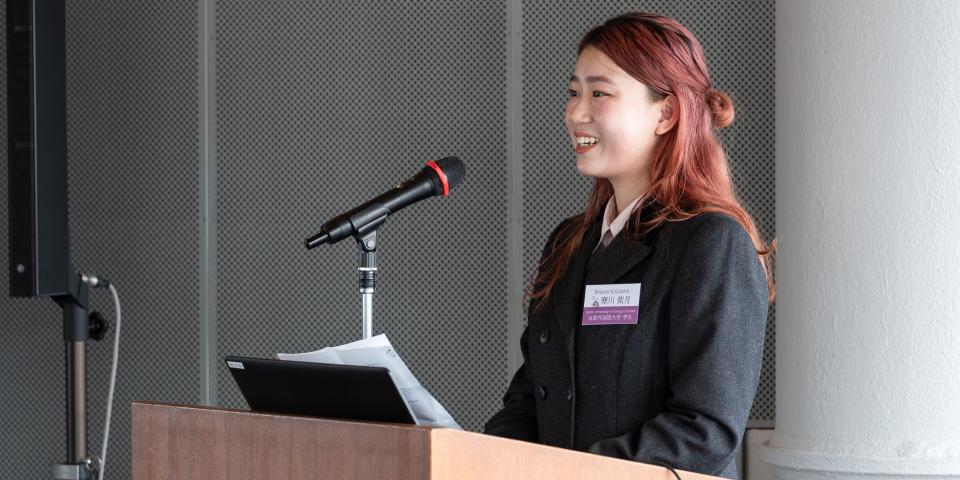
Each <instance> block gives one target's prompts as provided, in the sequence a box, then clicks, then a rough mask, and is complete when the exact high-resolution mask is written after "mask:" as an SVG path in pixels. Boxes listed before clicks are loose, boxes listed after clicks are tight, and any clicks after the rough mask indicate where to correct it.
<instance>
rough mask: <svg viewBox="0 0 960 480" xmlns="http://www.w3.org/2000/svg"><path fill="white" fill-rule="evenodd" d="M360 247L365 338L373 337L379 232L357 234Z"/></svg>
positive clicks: (361, 294)
mask: <svg viewBox="0 0 960 480" xmlns="http://www.w3.org/2000/svg"><path fill="white" fill-rule="evenodd" d="M356 239H357V245H358V246H359V247H360V252H359V253H360V258H359V263H360V265H359V266H358V267H357V272H358V273H359V277H360V301H361V303H362V307H361V308H362V310H363V338H364V339H367V338H370V337H372V336H373V292H374V290H376V287H377V231H376V230H372V231H370V232H367V233H365V234H362V235H361V234H357V235H356Z"/></svg>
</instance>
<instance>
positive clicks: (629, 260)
mask: <svg viewBox="0 0 960 480" xmlns="http://www.w3.org/2000/svg"><path fill="white" fill-rule="evenodd" d="M625 233H626V232H621V233H620V235H617V236H616V237H615V238H614V239H613V241H612V242H610V245H607V247H606V249H605V250H604V251H602V252H597V258H594V260H593V268H592V271H591V274H590V275H589V277H590V278H588V281H589V283H591V284H593V283H597V284H600V283H603V284H606V283H617V280H620V278H622V277H623V276H624V275H626V274H627V272H629V271H630V270H633V268H634V267H636V266H637V264H639V263H640V262H641V261H643V259H644V258H647V256H648V255H650V252H651V251H653V249H652V248H651V247H649V246H647V244H646V243H642V242H639V241H638V242H635V241H632V240H627V239H626V238H625V237H626V235H624V234H625Z"/></svg>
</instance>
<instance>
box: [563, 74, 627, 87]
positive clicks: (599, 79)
mask: <svg viewBox="0 0 960 480" xmlns="http://www.w3.org/2000/svg"><path fill="white" fill-rule="evenodd" d="M586 80H587V83H592V82H605V83H609V84H610V85H616V83H613V81H612V80H610V79H609V78H607V77H604V76H603V75H590V76H587V78H586ZM570 81H571V82H578V81H580V77H578V76H576V75H570Z"/></svg>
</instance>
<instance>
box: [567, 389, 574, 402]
mask: <svg viewBox="0 0 960 480" xmlns="http://www.w3.org/2000/svg"><path fill="white" fill-rule="evenodd" d="M570 400H573V392H572V391H570V389H569V388H568V389H567V401H568V402H569V401H570Z"/></svg>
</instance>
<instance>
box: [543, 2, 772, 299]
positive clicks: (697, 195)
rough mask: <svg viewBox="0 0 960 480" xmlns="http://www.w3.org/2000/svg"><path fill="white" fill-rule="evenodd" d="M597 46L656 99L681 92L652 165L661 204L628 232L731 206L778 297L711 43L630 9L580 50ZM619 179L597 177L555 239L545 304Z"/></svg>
mask: <svg viewBox="0 0 960 480" xmlns="http://www.w3.org/2000/svg"><path fill="white" fill-rule="evenodd" d="M587 46H592V47H594V48H596V49H598V50H600V51H601V52H603V53H604V54H605V55H606V56H607V57H609V58H610V59H611V60H612V61H613V62H614V63H616V64H617V66H619V67H620V68H621V69H623V70H624V71H625V72H626V73H628V74H630V76H632V77H633V78H635V79H636V80H638V81H640V82H642V83H643V84H645V85H646V86H647V87H649V90H650V91H651V94H652V97H653V98H651V101H657V100H661V99H663V98H666V97H667V96H668V95H673V96H674V97H675V100H676V103H675V104H674V108H675V113H674V115H678V120H677V123H676V125H675V126H674V127H673V128H672V129H671V130H670V131H669V132H667V133H665V134H663V135H661V136H660V139H659V140H658V143H657V145H656V147H655V150H654V158H653V160H652V162H651V165H650V171H649V175H650V190H649V191H648V192H647V193H646V194H645V199H646V200H648V201H651V202H655V203H654V205H657V206H658V207H659V208H658V211H656V212H655V214H654V215H652V216H650V218H649V219H648V220H647V221H640V215H641V210H643V209H640V208H638V209H637V210H635V213H634V218H632V219H631V221H630V222H628V226H627V235H629V236H630V237H634V238H635V237H637V236H640V235H643V234H644V233H646V232H649V231H651V230H653V229H655V228H657V227H658V226H660V225H661V224H662V223H663V222H678V221H682V220H685V219H688V218H691V217H694V216H696V215H700V214H702V213H706V212H721V213H726V214H728V215H730V216H731V217H733V218H734V219H736V220H737V221H738V222H739V223H740V224H741V225H742V226H743V228H744V229H745V230H746V231H747V233H748V234H749V235H750V238H751V239H752V240H753V245H754V247H755V248H756V251H757V256H758V257H759V260H760V262H761V264H762V265H763V269H764V273H765V274H766V278H767V301H768V302H773V300H774V298H776V286H775V285H774V281H773V265H772V261H773V254H774V252H775V251H776V240H774V241H773V242H772V243H771V244H770V245H767V244H765V243H764V241H763V239H762V238H761V236H760V233H759V232H758V230H757V227H756V225H755V224H754V221H753V219H752V218H751V217H750V214H748V213H747V212H746V210H745V209H744V208H743V206H742V205H741V204H740V200H739V199H738V198H737V195H736V192H735V191H734V189H733V184H732V182H731V180H730V171H729V167H728V165H727V156H726V153H725V152H724V149H723V146H722V145H721V144H720V142H719V141H718V140H717V137H716V134H715V132H714V128H723V127H725V126H727V125H729V124H730V123H731V122H732V121H733V116H734V114H733V104H732V102H731V100H730V97H729V96H728V95H727V94H725V93H723V92H718V91H716V90H714V89H713V88H712V86H711V82H710V78H709V76H708V75H707V66H706V62H705V60H704V55H703V49H702V47H701V46H700V42H699V41H697V39H696V37H694V35H693V34H692V33H690V31H689V30H687V29H686V27H684V26H683V25H681V24H680V23H678V22H677V21H676V20H673V19H672V18H668V17H664V16H662V15H656V14H652V13H646V12H629V13H625V14H622V15H619V16H617V17H614V18H611V19H610V20H607V21H606V22H605V23H604V24H603V25H600V26H598V27H596V28H594V29H592V30H590V31H589V32H587V33H586V34H585V35H584V36H583V39H582V40H581V41H580V45H579V47H578V48H577V54H578V55H579V54H580V52H582V51H583V49H584V48H586V47H587ZM611 195H613V185H611V184H610V181H609V180H607V179H604V178H597V179H595V181H594V184H593V190H592V191H591V192H590V196H589V197H588V199H587V206H586V209H585V210H584V212H583V213H581V214H580V215H579V216H578V217H577V218H575V220H574V221H572V222H568V223H567V224H566V226H565V228H563V229H562V231H560V232H558V234H557V236H556V237H555V240H554V245H549V246H548V253H547V254H546V256H545V257H544V258H543V259H542V260H541V262H540V264H539V265H538V266H537V271H539V274H538V275H537V277H536V279H535V281H534V282H533V286H531V288H530V289H529V290H528V291H527V295H528V296H529V297H530V298H531V299H539V300H541V301H539V302H538V304H539V305H538V308H539V306H542V305H543V304H544V302H543V300H546V298H547V297H549V295H550V292H551V290H552V289H553V287H554V285H555V284H556V283H557V280H559V279H560V277H561V276H562V274H563V272H564V270H565V269H566V267H567V264H568V263H569V260H570V258H571V257H572V256H573V255H574V254H575V253H576V252H577V250H578V249H579V248H580V243H581V242H582V240H583V237H584V234H586V232H587V230H589V229H590V227H591V225H592V224H593V222H594V221H595V220H596V218H597V216H598V215H599V214H600V212H601V211H602V209H603V208H604V206H605V205H606V203H607V201H608V200H609V199H610V196H611Z"/></svg>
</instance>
